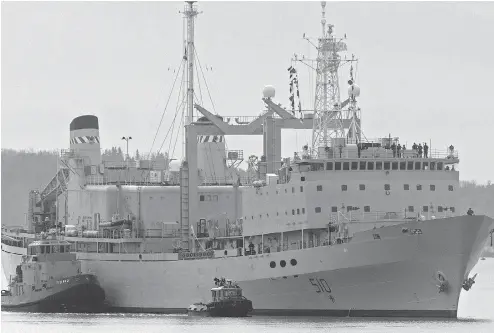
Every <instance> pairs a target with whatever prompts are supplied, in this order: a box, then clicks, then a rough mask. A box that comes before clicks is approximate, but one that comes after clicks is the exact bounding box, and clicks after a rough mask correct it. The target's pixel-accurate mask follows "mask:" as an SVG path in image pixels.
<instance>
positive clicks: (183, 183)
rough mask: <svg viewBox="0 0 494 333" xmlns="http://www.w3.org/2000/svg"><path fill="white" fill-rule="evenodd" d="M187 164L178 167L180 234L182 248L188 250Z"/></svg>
mask: <svg viewBox="0 0 494 333" xmlns="http://www.w3.org/2000/svg"><path fill="white" fill-rule="evenodd" d="M188 169H189V165H188V163H187V162H184V163H183V164H182V167H181V168H180V205H181V207H180V213H181V214H180V235H181V247H182V249H185V250H189V249H190V248H189V234H190V227H189V225H190V221H189V170H188Z"/></svg>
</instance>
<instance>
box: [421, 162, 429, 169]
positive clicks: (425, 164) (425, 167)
mask: <svg viewBox="0 0 494 333" xmlns="http://www.w3.org/2000/svg"><path fill="white" fill-rule="evenodd" d="M422 170H429V162H423V163H422Z"/></svg>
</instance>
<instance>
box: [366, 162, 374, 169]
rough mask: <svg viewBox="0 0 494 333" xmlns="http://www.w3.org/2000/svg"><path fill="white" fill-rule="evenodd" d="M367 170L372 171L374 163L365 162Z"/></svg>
mask: <svg viewBox="0 0 494 333" xmlns="http://www.w3.org/2000/svg"><path fill="white" fill-rule="evenodd" d="M367 170H374V162H367Z"/></svg>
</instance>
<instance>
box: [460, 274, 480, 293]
mask: <svg viewBox="0 0 494 333" xmlns="http://www.w3.org/2000/svg"><path fill="white" fill-rule="evenodd" d="M477 274H478V273H477ZM477 274H475V275H474V276H473V277H471V278H468V279H465V281H463V284H462V287H463V289H465V290H466V291H469V290H470V288H472V286H473V284H474V283H475V278H476V277H477Z"/></svg>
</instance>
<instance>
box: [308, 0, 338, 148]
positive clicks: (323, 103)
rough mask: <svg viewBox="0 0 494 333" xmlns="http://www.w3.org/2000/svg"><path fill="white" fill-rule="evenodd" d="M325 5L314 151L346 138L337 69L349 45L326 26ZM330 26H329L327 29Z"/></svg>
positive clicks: (319, 61)
mask: <svg viewBox="0 0 494 333" xmlns="http://www.w3.org/2000/svg"><path fill="white" fill-rule="evenodd" d="M321 7H322V19H321V25H322V36H321V37H320V38H319V40H318V47H317V51H318V55H317V79H316V96H315V103H314V126H313V133H312V153H313V154H314V153H316V152H317V151H318V149H319V148H320V147H328V146H330V145H331V141H330V140H331V138H336V137H339V138H342V137H345V129H344V126H343V119H342V113H341V103H340V86H339V82H338V68H339V67H340V55H339V54H338V53H339V52H341V51H345V50H346V44H345V43H344V42H343V41H342V40H341V39H340V40H337V38H336V37H334V36H333V25H331V24H329V25H326V11H325V9H326V2H325V1H322V2H321ZM326 28H327V29H326Z"/></svg>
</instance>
